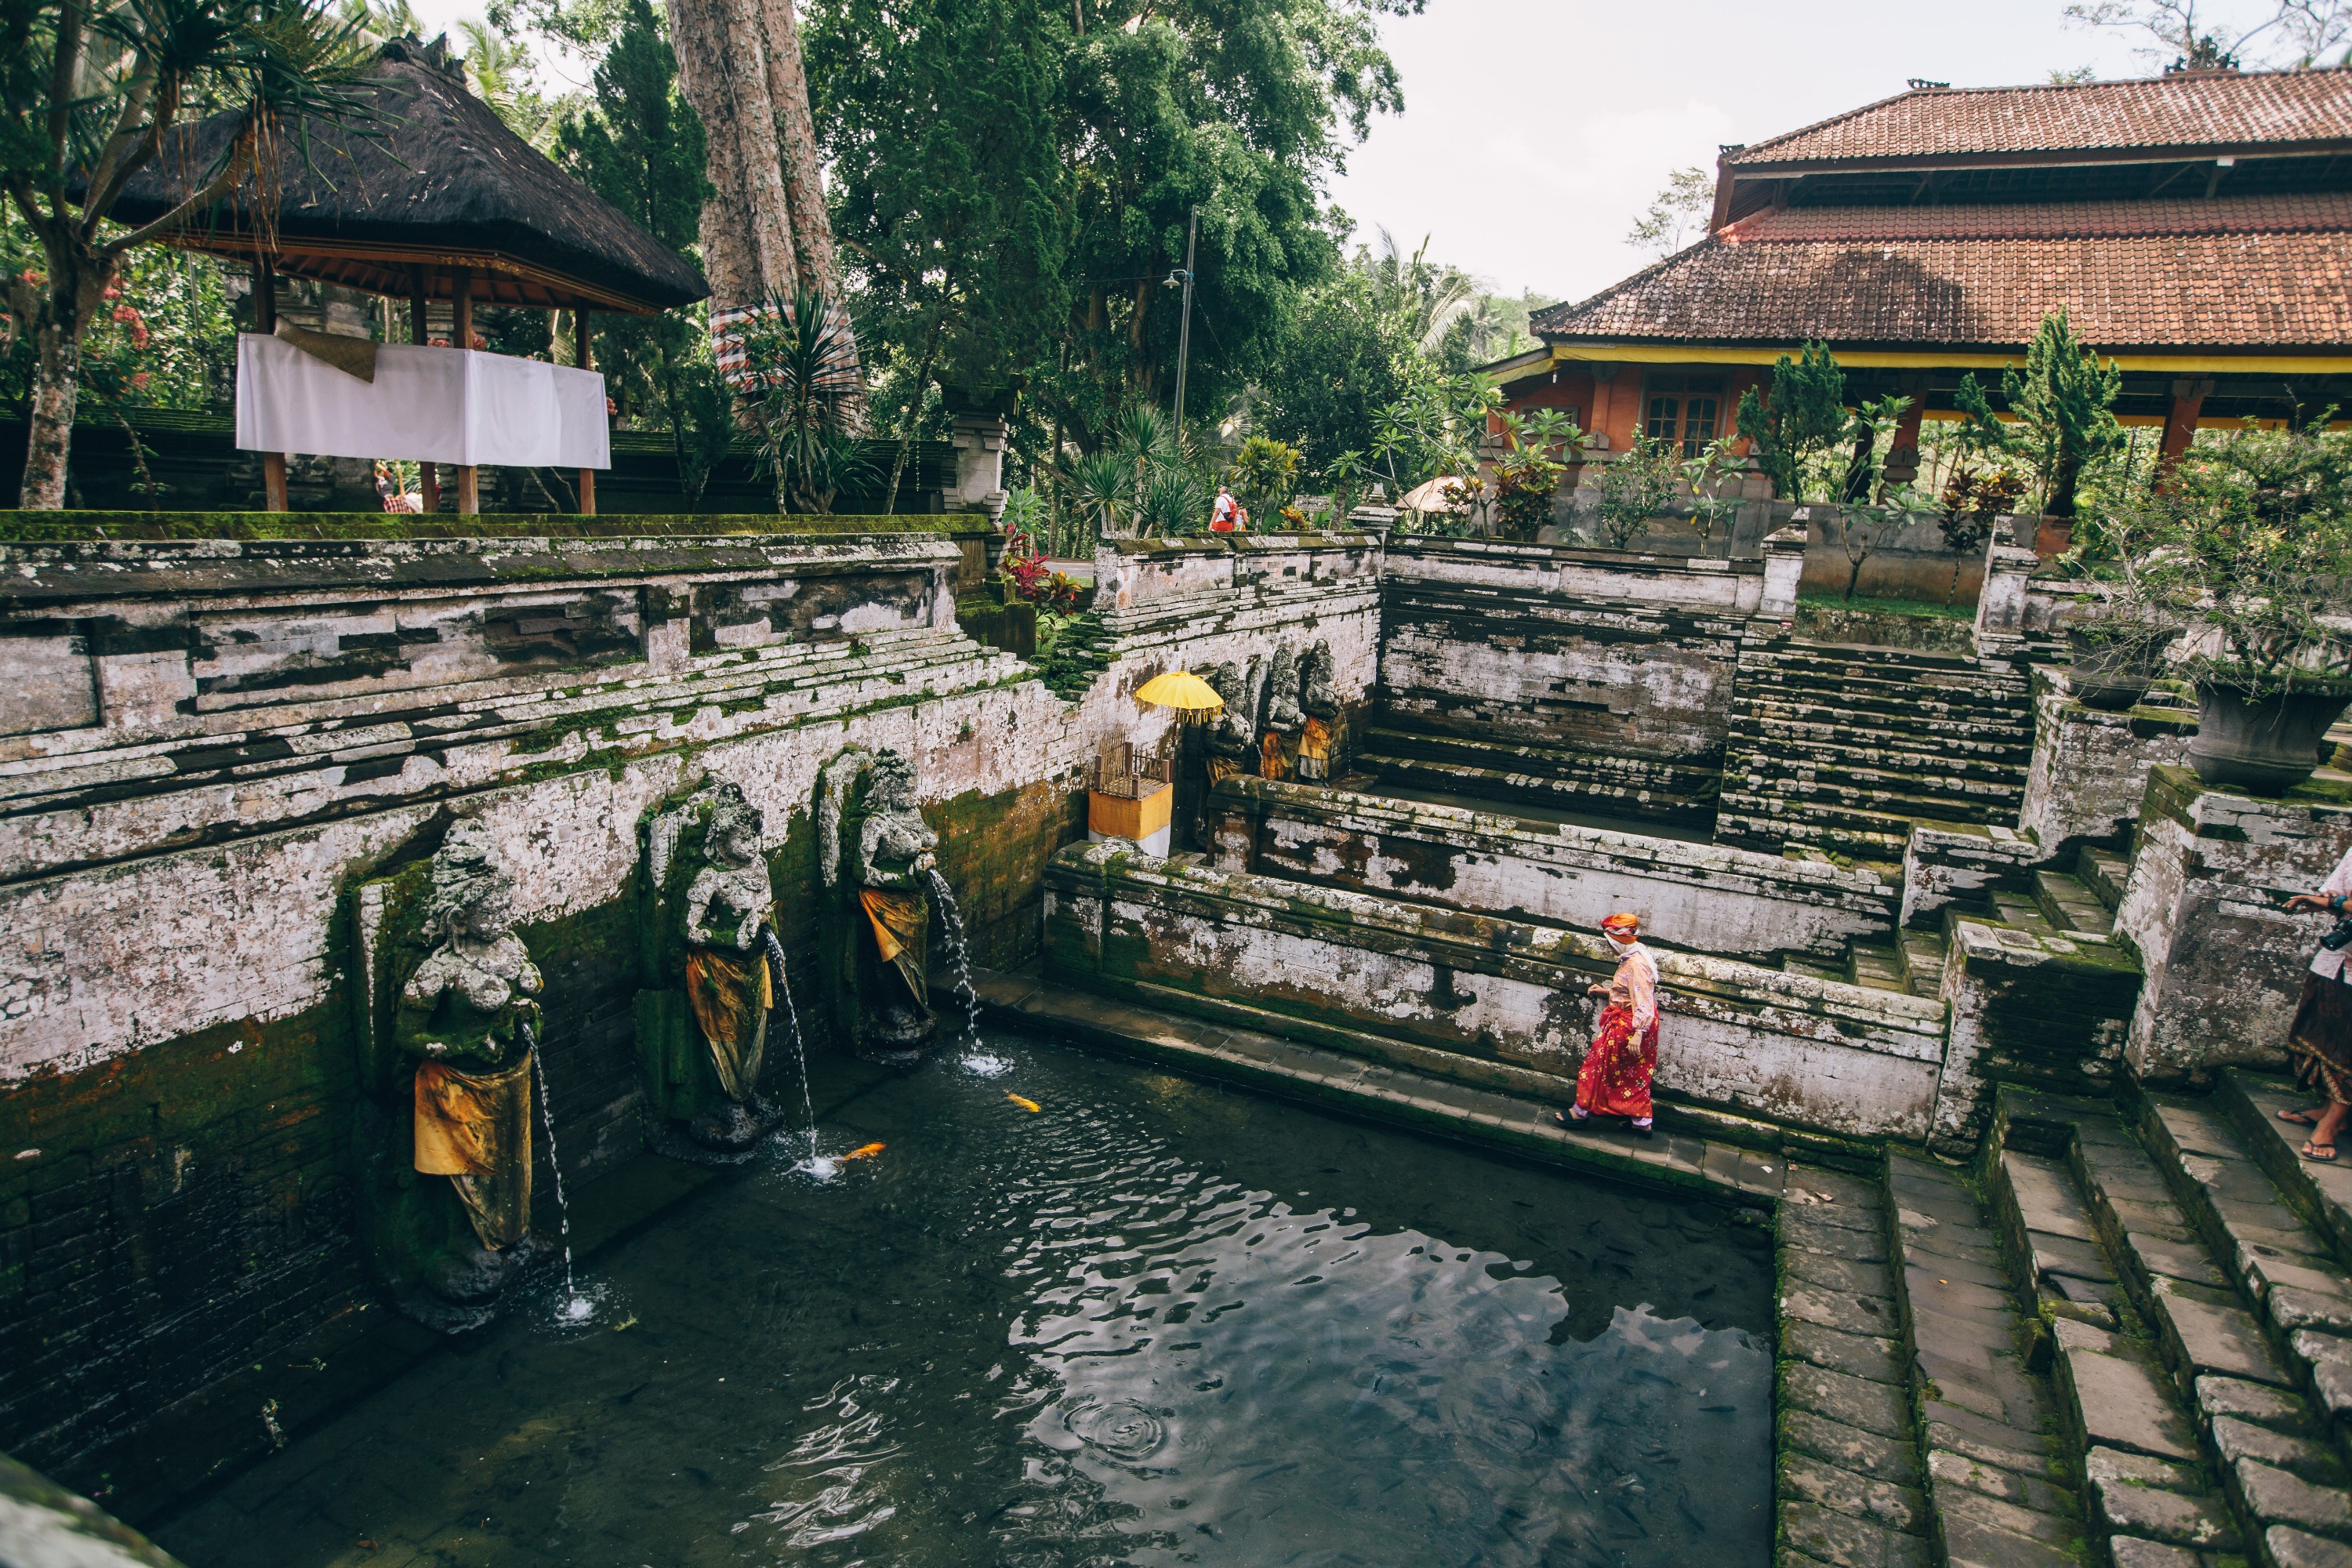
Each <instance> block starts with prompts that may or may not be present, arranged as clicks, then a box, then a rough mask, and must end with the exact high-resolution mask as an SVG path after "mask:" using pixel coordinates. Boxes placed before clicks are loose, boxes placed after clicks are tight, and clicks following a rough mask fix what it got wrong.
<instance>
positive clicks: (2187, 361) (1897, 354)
mask: <svg viewBox="0 0 2352 1568" xmlns="http://www.w3.org/2000/svg"><path fill="white" fill-rule="evenodd" d="M1830 346H1831V348H1832V350H1834V351H1835V353H1836V354H1837V362H1838V363H1840V364H1842V365H1844V366H1845V367H1846V368H1847V369H1849V370H1941V369H1952V370H1999V369H2000V368H2001V367H2002V366H2003V365H2011V364H2018V363H2022V362H2023V360H2024V358H2025V351H2024V350H2022V349H2020V350H2019V351H2018V352H2017V353H2012V354H1988V353H1913V352H1911V351H1909V350H1868V349H1856V350H1853V351H1852V352H1848V351H1847V350H1844V349H1841V348H1838V347H1837V345H1836V344H1834V343H1832V344H1831V345H1830ZM1789 352H1790V351H1788V350H1786V349H1758V348H1732V347H1728V346H1725V347H1710V346H1708V345H1706V344H1704V343H1622V344H1618V345H1615V346H1613V347H1612V346H1608V345H1603V344H1599V343H1554V344H1552V346H1551V357H1552V363H1554V364H1556V365H1558V364H1574V363H1601V364H1770V363H1772V362H1773V361H1775V360H1777V359H1779V358H1780V356H1781V355H1782V354H1783V353H1789ZM2099 357H2100V358H2101V359H2102V360H2106V359H2113V360H2115V361H2116V362H2117V363H2120V364H2121V365H2122V366H2123V367H2124V369H2126V370H2127V371H2146V372H2149V373H2151V374H2170V375H2215V374H2221V375H2243V374H2259V375H2352V353H2347V354H2263V353H2249V354H2234V355H2230V354H2147V353H2123V354H2112V355H2110V354H2102V355H2100V356H2099ZM1524 374H1525V373H1519V374H1515V375H1513V376H1510V377H1508V378H1507V379H1511V380H1518V379H1520V378H1521V376H1522V375H1524Z"/></svg>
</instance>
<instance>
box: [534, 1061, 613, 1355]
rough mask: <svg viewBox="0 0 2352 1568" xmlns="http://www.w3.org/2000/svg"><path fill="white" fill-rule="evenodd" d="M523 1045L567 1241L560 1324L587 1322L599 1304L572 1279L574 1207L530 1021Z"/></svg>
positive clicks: (559, 1221) (559, 1222)
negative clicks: (565, 1185) (565, 1188)
mask: <svg viewBox="0 0 2352 1568" xmlns="http://www.w3.org/2000/svg"><path fill="white" fill-rule="evenodd" d="M522 1037H523V1043H524V1045H526V1046H527V1047H530V1071H531V1076H532V1077H533V1078H534V1079H537V1080H538V1089H539V1120H540V1125H541V1126H542V1127H545V1128H546V1129H547V1171H548V1174H550V1175H551V1176H553V1177H554V1178H555V1215H556V1224H557V1226H558V1227H559V1228H560V1230H561V1232H562V1237H563V1304H562V1306H560V1307H558V1308H557V1309H556V1310H555V1316H556V1320H557V1321H559V1322H566V1323H579V1322H585V1321H587V1320H588V1316H589V1314H590V1313H592V1312H593V1311H594V1310H596V1307H595V1303H594V1302H593V1301H591V1300H588V1298H587V1297H585V1296H583V1295H582V1294H581V1293H580V1288H579V1286H578V1285H577V1284H575V1283H574V1282H573V1281H572V1205H570V1204H569V1203H567V1202H565V1201H564V1197H563V1164H562V1161H560V1160H558V1159H557V1158H556V1154H555V1108H554V1107H553V1106H551V1105H550V1104H549V1103H548V1102H547V1064H546V1063H544V1062H542V1061H541V1060H540V1052H539V1032H538V1031H537V1030H535V1029H533V1028H532V1027H531V1026H530V1023H529V1022H528V1021H526V1022H525V1023H524V1024H523V1026H522Z"/></svg>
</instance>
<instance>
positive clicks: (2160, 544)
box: [2058, 502, 2201, 712]
mask: <svg viewBox="0 0 2352 1568" xmlns="http://www.w3.org/2000/svg"><path fill="white" fill-rule="evenodd" d="M2079 521H2080V524H2081V526H2080V527H2079V528H2078V530H2077V531H2076V533H2075V536H2074V541H2073V542H2072V543H2071V544H2070V546H2069V547H2068V549H2067V551H2066V552H2065V553H2064V554H2063V555H2061V556H2059V558H2058V563H2059V564H2060V565H2061V566H2063V568H2065V569H2066V570H2067V571H2069V572H2072V573H2074V574H2077V575H2078V576H2080V577H2082V578H2083V579H2084V582H2085V587H2086V591H2085V592H2084V593H2081V594H2078V595H2075V597H2074V605H2073V607H2072V608H2071V610H2069V611H2068V612H2065V613H2063V614H2062V616H2061V617H2060V624H2061V625H2062V626H2063V627H2064V628H2065V632H2066V642H2067V647H2068V648H2069V649H2070V650H2071V652H2072V654H2073V663H2072V666H2071V668H2068V670H2067V672H2066V679H2067V684H2068V686H2069V687H2070V688H2071V689H2072V690H2073V692H2074V699H2075V700H2076V701H2078V702H2080V703H2082V704H2083V706H2084V707H2085V708H2097V709H2102V710H2105V711H2108V712H2120V711H2121V710H2124V709H2126V708H2131V707H2135V706H2137V704H2138V702H2139V700H2140V699H2141V698H2143V697H2145V696H2147V689H2148V688H2149V687H2151V686H2153V685H2155V684H2156V678H2157V676H2158V673H2159V672H2160V671H2161V669H2162V668H2163V663H2164V655H2165V650H2166V649H2167V648H2168V647H2171V646H2172V644H2173V642H2174V640H2175V639H2177V638H2178V637H2179V636H2180V633H2181V629H2182V627H2184V626H2187V625H2188V623H2189V617H2190V616H2191V615H2192V614H2193V613H2194V612H2195V611H2196V609H2197V607H2198V605H2199V603H2200V597H2201V595H2200V584H2199V578H2200V568H2199V566H2198V563H2197V557H2196V554H2195V552H2193V551H2192V550H2190V549H2189V548H2188V547H2187V546H2186V545H2185V544H2184V543H2183V542H2181V541H2180V538H2179V529H2178V527H2177V526H2176V510H2175V509H2174V508H2172V507H2170V506H2168V505H2166V504H2163V503H2161V502H2159V504H2158V505H2157V506H2155V507H2153V508H2147V509H2134V510H2126V511H2122V512H2118V513H2114V514H2088V513H2086V514H2084V515H2083V516H2082V517H2081V518H2080V520H2079ZM2092 585H2095V588H2096V591H2095V592H2092V591H2088V589H2089V588H2090V587H2091V586H2092Z"/></svg>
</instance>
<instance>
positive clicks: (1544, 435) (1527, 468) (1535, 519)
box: [1495, 408, 1584, 543]
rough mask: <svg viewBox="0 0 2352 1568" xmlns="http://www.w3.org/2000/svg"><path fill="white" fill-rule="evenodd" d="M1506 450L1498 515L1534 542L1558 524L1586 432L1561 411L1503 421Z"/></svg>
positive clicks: (1500, 461) (1500, 460)
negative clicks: (1564, 485) (1558, 505)
mask: <svg viewBox="0 0 2352 1568" xmlns="http://www.w3.org/2000/svg"><path fill="white" fill-rule="evenodd" d="M1502 426H1503V439H1504V448H1503V451H1502V454H1501V455H1500V456H1499V457H1497V458H1496V460H1495V511H1496V517H1497V518H1498V519H1499V520H1500V521H1501V522H1502V525H1503V528H1504V530H1505V531H1506V532H1507V534H1508V535H1509V536H1510V537H1511V538H1514V539H1517V540H1520V541H1522V542H1528V543H1532V542H1534V541H1535V537H1536V534H1537V532H1538V531H1539V530H1541V529H1542V528H1544V527H1546V526H1547V525H1549V523H1550V521H1551V519H1552V497H1553V496H1554V495H1556V494H1558V493H1559V481H1560V478H1561V476H1562V475H1564V474H1566V473H1567V472H1568V464H1569V461H1570V460H1571V459H1572V458H1574V457H1575V455H1576V453H1577V452H1578V450H1579V449H1580V447H1582V446H1583V444H1584V432H1583V431H1581V430H1580V429H1578V428H1577V427H1576V424H1575V422H1574V421H1573V420H1571V419H1570V418H1569V417H1568V416H1567V415H1565V414H1563V413H1561V412H1560V411H1559V409H1557V408H1541V409H1536V410H1533V411H1531V412H1529V413H1528V414H1526V415H1517V414H1506V415H1503V416H1502Z"/></svg>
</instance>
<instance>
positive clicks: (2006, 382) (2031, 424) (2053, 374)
mask: <svg viewBox="0 0 2352 1568" xmlns="http://www.w3.org/2000/svg"><path fill="white" fill-rule="evenodd" d="M2123 384H2124V374H2123V367H2122V366H2120V365H2118V364H2116V363H2112V362H2110V363H2108V364H2107V366H2106V367H2105V369H2102V368H2100V365H2099V356H2098V355H2097V354H2095V353H2092V352H2091V350H2090V348H2089V347H2088V346H2087V345H2086V344H2084V343H2083V342H2080V341H2078V340H2077V339H2076V338H2075V336H2074V327H2073V326H2072V325H2071V324H2070V323H2069V322H2068V321H2067V320H2066V308H2065V307H2064V306H2063V305H2062V306H2060V307H2059V308H2058V309H2057V310H2053V311H2052V312H2051V313H2050V314H2048V315H2047V316H2044V317H2042V325H2041V328H2040V329H2039V330H2038V331H2035V332H2034V334H2033V342H2032V344H2030V345H2029V346H2028V347H2027V349H2026V353H2025V374H2023V375H2020V374H2018V373H2017V370H2016V368H2015V367H2014V366H2012V367H2011V368H2009V369H2006V370H2004V371H2002V372H2001V374H2000V395H2001V398H2002V401H2004V402H2006V403H2007V404H2008V405H2009V411H2010V413H2011V414H2013V415H2015V416H2017V420H2018V423H2019V425H2020V426H2021V433H2020V435H2019V436H2018V437H2017V438H2016V440H2015V442H2014V446H2015V447H2016V449H2017V450H2018V452H2019V454H2020V455H2021V457H2023V458H2024V459H2025V460H2026V462H2027V464H2028V465H2029V466H2030V467H2031V468H2032V470H2033V473H2034V477H2035V478H2036V479H2039V480H2040V481H2041V486H2042V510H2044V511H2046V512H2048V513H2049V514H2050V515H2051V516H2053V517H2072V516H2074V492H2075V490H2076V489H2077V488H2078V487H2079V486H2080V484H2081V482H2082V478H2083V469H2084V467H2085V466H2086V465H2088V464H2090V463H2093V462H2095V461H2096V460H2098V459H2099V458H2104V457H2105V456H2106V455H2108V454H2109V453H2111V452H2113V451H2115V450H2116V448H2118V447H2121V446H2122V445H2123V444H2124V436H2123V426H2120V425H2118V424H2117V423H2116V416H2115V402H2116V394H2117V393H2119V392H2121V391H2122V390H2123Z"/></svg>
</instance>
